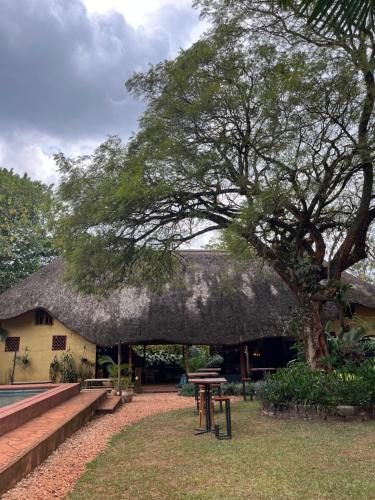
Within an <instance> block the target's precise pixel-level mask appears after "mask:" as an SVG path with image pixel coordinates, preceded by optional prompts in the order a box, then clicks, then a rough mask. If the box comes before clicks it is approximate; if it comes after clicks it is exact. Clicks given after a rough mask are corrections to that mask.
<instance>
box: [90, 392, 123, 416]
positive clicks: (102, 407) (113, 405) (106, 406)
mask: <svg viewBox="0 0 375 500" xmlns="http://www.w3.org/2000/svg"><path fill="white" fill-rule="evenodd" d="M120 405H121V396H113V395H111V394H107V396H106V397H105V398H103V399H102V400H101V401H100V403H99V405H98V407H97V409H96V413H98V414H105V413H113V412H114V411H115V410H116V409H117V408H118V407H119V406H120Z"/></svg>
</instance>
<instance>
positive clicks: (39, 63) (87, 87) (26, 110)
mask: <svg viewBox="0 0 375 500" xmlns="http://www.w3.org/2000/svg"><path fill="white" fill-rule="evenodd" d="M16 4H17V5H16ZM42 4H43V5H42ZM1 14H2V15H1V17H0V59H1V61H2V78H1V80H0V104H1V109H2V113H1V116H0V166H1V167H5V168H8V169H10V168H13V169H14V170H15V171H17V172H19V173H23V172H25V171H26V172H28V173H29V175H30V176H31V177H32V178H34V179H40V180H42V181H44V182H47V183H51V182H53V183H56V182H57V173H56V167H55V164H54V160H53V154H54V153H56V152H59V151H63V152H64V153H65V154H67V155H69V156H75V155H79V154H86V153H87V154H88V153H91V152H92V151H93V149H94V148H95V147H96V146H97V145H98V144H99V143H100V142H102V141H103V140H105V139H106V137H107V136H108V135H109V134H118V135H120V136H121V137H122V138H123V139H124V140H126V139H127V137H128V136H129V134H130V133H131V132H132V131H134V130H135V129H136V126H137V117H138V116H139V114H140V113H141V111H142V109H143V105H142V104H140V103H139V102H136V101H135V100H133V99H132V98H131V97H130V96H128V95H127V94H126V91H125V87H124V81H125V80H126V79H127V78H128V77H129V76H130V75H131V74H132V73H133V72H134V71H142V70H145V69H147V67H148V65H149V63H150V62H153V63H155V62H157V61H159V60H162V59H164V58H166V57H174V56H175V55H176V53H177V51H178V50H179V48H180V47H187V46H188V45H190V44H191V42H192V41H193V40H195V39H196V38H197V37H198V36H199V34H200V32H201V31H202V29H204V24H203V23H200V22H198V16H197V13H196V12H195V11H193V9H192V8H191V7H190V0H137V1H131V0H82V1H81V0H54V2H51V3H49V2H46V3H45V4H44V3H42V2H40V1H39V0H17V2H15V0H2V11H1ZM25 40H27V43H25Z"/></svg>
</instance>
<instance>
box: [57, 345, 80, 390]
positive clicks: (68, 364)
mask: <svg viewBox="0 0 375 500" xmlns="http://www.w3.org/2000/svg"><path fill="white" fill-rule="evenodd" d="M59 370H60V377H61V378H60V382H62V383H71V382H77V381H78V370H77V365H76V362H75V361H74V358H73V355H72V353H71V352H70V350H69V349H68V351H67V352H65V353H64V354H62V355H61V358H60V362H59Z"/></svg>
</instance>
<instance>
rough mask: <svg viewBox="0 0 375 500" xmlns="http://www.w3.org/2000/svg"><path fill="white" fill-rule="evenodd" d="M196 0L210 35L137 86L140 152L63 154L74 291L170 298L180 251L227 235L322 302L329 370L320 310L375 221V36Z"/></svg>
mask: <svg viewBox="0 0 375 500" xmlns="http://www.w3.org/2000/svg"><path fill="white" fill-rule="evenodd" d="M196 3H197V4H199V5H200V6H202V9H203V14H204V15H208V16H210V26H211V29H210V30H209V31H208V32H207V33H206V34H205V35H203V36H202V37H201V39H200V40H198V41H197V42H196V43H195V44H194V45H192V46H191V47H190V48H189V49H187V50H183V51H180V53H179V55H178V56H177V57H176V58H175V59H174V60H173V61H164V62H162V63H159V64H156V65H154V66H152V67H151V68H150V69H149V70H148V71H147V72H146V73H136V74H135V75H133V77H132V78H130V79H129V81H128V82H127V88H128V90H129V91H130V92H131V93H132V94H133V95H135V96H137V97H140V98H142V99H143V100H145V101H146V103H147V107H146V111H145V113H144V114H143V116H142V118H141V120H140V127H139V131H138V133H137V134H136V135H135V136H134V137H132V138H131V140H130V141H129V143H128V144H127V145H123V144H122V143H121V141H120V140H119V139H118V138H113V137H112V138H110V139H109V140H108V141H106V142H105V143H104V144H103V145H101V146H100V147H99V148H98V149H97V150H96V151H95V153H94V154H93V155H92V156H90V157H84V158H78V159H76V160H73V159H69V158H66V157H64V155H62V154H61V155H58V156H57V157H56V160H57V163H58V166H59V169H60V172H61V174H62V182H61V184H60V189H59V200H60V202H61V206H62V210H61V213H60V217H59V222H60V230H59V241H60V242H61V245H62V246H63V248H64V257H65V259H66V261H67V263H68V267H67V278H68V279H70V281H72V282H73V283H74V284H75V285H76V286H77V287H78V288H79V289H80V290H83V291H84V292H88V293H100V294H102V293H106V292H108V291H109V290H110V289H111V288H114V287H116V286H118V285H123V284H124V283H130V284H132V283H134V284H141V285H142V284H148V285H149V286H150V287H152V288H154V289H161V288H162V286H163V284H164V283H165V281H167V280H170V279H171V277H172V276H173V274H174V273H175V272H176V269H178V268H179V266H178V264H179V259H178V258H177V257H176V252H175V251H176V249H178V248H179V247H181V245H183V244H184V243H186V242H188V241H190V240H192V239H193V238H195V237H197V236H202V235H203V234H208V233H210V232H212V231H224V235H223V238H224V239H225V240H226V246H227V247H228V248H230V249H231V251H232V252H233V253H234V254H235V255H237V256H244V257H245V258H247V259H249V258H252V257H253V255H254V254H256V255H257V256H258V257H260V258H261V259H263V260H265V261H267V262H268V263H270V265H271V266H273V268H274V269H275V270H276V271H277V273H278V274H279V275H280V276H281V277H282V279H284V280H285V282H286V283H287V284H288V285H289V286H290V288H291V289H292V291H293V292H294V293H295V295H296V298H297V299H298V300H300V301H301V302H304V303H308V302H310V305H311V303H313V304H314V307H315V305H316V307H315V309H314V307H311V310H310V312H311V311H312V313H311V314H308V316H307V317H308V321H306V322H305V325H304V328H305V330H304V334H305V335H306V336H307V337H308V339H309V340H311V342H309V343H306V345H310V347H311V348H310V349H309V350H308V352H307V354H308V355H309V356H310V358H309V362H310V363H311V364H312V365H314V366H317V365H318V364H319V359H320V358H321V357H322V356H323V355H325V353H326V346H325V345H322V346H321V344H324V337H323V340H322V341H321V342H320V343H318V342H315V340H316V339H313V338H312V337H313V336H314V335H315V333H316V332H317V331H319V329H320V328H321V326H322V321H321V312H320V311H321V307H320V306H321V304H322V303H323V302H325V301H327V300H335V299H336V298H338V299H340V297H338V295H340V292H341V291H342V290H341V289H340V287H339V281H340V279H341V275H342V272H343V271H345V270H346V269H348V268H349V267H351V266H352V265H354V264H355V263H357V262H359V261H360V260H361V259H363V258H364V256H365V255H366V235H367V232H368V230H369V227H370V226H371V223H372V222H373V220H374V218H375V211H374V210H373V208H372V203H373V199H374V169H373V163H372V162H373V150H374V146H375V143H374V137H375V136H374V133H373V132H374V102H375V83H374V68H375V52H374V51H372V50H367V49H366V47H372V45H373V40H372V37H373V33H372V32H371V31H370V32H369V33H368V32H362V33H361V34H358V33H357V32H355V33H353V34H352V36H351V37H349V38H347V37H343V36H342V34H341V33H338V32H336V31H335V30H333V31H332V32H331V33H330V34H329V36H325V35H324V34H322V33H320V32H319V30H313V29H312V28H311V27H307V26H306V23H304V22H303V20H301V18H300V16H299V15H295V10H292V11H291V12H290V13H285V12H281V11H280V9H278V8H277V7H276V8H275V5H274V3H273V2H266V1H263V0H254V1H251V2H250V1H248V2H242V1H239V0H237V1H236V0H231V1H228V0H215V1H214V2H212V1H210V0H201V1H199V2H196ZM293 5H294V3H293ZM270 27H272V29H271V28H270ZM98 200H100V203H98ZM328 261H329V265H328V264H327V262H328ZM338 292H339V293H338ZM312 298H314V301H312V300H311V299H312ZM313 313H314V314H313ZM312 351H316V352H312Z"/></svg>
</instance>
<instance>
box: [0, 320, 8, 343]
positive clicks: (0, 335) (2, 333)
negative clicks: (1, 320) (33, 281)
mask: <svg viewBox="0 0 375 500" xmlns="http://www.w3.org/2000/svg"><path fill="white" fill-rule="evenodd" d="M7 335H8V332H7V331H6V330H5V328H4V327H3V326H2V325H1V324H0V342H4V341H5V338H6V336H7Z"/></svg>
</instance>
